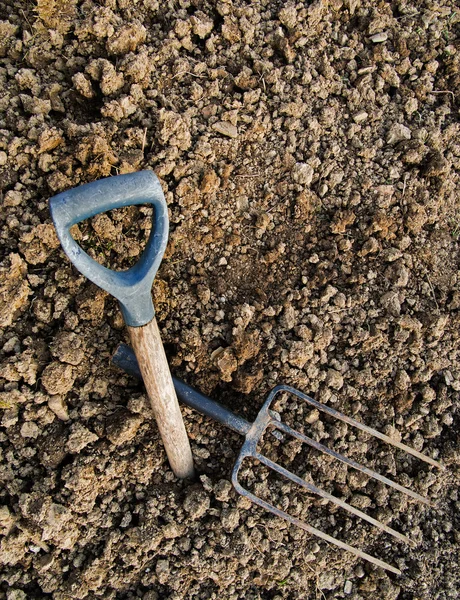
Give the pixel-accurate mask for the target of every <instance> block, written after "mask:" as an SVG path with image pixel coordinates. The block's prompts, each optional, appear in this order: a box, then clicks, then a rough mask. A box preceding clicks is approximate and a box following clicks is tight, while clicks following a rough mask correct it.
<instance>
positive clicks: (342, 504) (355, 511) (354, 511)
mask: <svg viewBox="0 0 460 600" xmlns="http://www.w3.org/2000/svg"><path fill="white" fill-rule="evenodd" d="M254 458H255V459H257V460H258V461H259V462H261V463H262V464H263V465H265V466H266V467H268V468H269V469H273V470H274V471H276V472H277V473H279V474H280V475H283V476H284V477H286V478H287V479H290V480H291V481H293V482H294V483H297V484H298V485H300V486H302V487H304V488H305V489H307V490H308V491H309V492H311V493H313V494H316V495H318V496H321V498H326V500H329V501H330V502H333V503H334V504H335V505H337V506H340V508H343V509H344V510H346V511H348V512H349V513H352V514H354V515H356V516H357V517H360V518H361V519H364V520H365V521H368V522H369V523H372V525H375V527H378V528H379V529H381V530H382V531H385V532H386V533H389V534H390V535H392V536H393V537H395V538H397V539H398V540H400V541H402V542H405V543H406V544H410V545H413V542H412V540H410V539H409V538H408V537H406V536H405V535H403V534H402V533H399V531H396V530H395V529H392V528H391V527H388V525H385V524H384V523H381V522H380V521H378V520H377V519H374V518H373V517H371V516H370V515H367V514H366V513H364V512H362V511H361V510H359V509H357V508H355V507H354V506H351V504H348V503H347V502H344V501H343V500H340V498H337V497H336V496H333V495H332V494H329V493H328V492H326V491H325V490H322V489H321V488H319V487H316V485H314V484H312V483H309V482H308V481H305V479H302V478H301V477H298V476H297V475H295V474H294V473H292V472H291V471H288V470H287V469H285V468H284V467H282V466H281V465H279V464H278V463H275V462H273V461H272V460H270V459H269V458H267V457H266V456H264V455H263V454H259V453H258V452H257V453H256V454H255V455H254Z"/></svg>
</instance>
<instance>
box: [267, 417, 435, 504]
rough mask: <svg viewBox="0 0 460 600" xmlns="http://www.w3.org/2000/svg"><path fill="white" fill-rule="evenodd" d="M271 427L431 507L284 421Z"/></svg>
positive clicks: (416, 496)
mask: <svg viewBox="0 0 460 600" xmlns="http://www.w3.org/2000/svg"><path fill="white" fill-rule="evenodd" d="M271 425H273V426H274V427H276V428H277V429H280V430H281V431H282V432H284V433H286V434H288V435H291V436H292V437H294V438H296V439H298V440H299V441H301V442H304V443H305V444H308V445H309V446H312V447H313V448H315V449H316V450H319V451H320V452H323V453H324V454H328V455H329V456H332V457H333V458H336V459H337V460H340V461H341V462H343V463H345V464H346V465H348V466H350V467H353V468H354V469H357V470H358V471H361V472H362V473H365V474H366V475H369V477H372V478H373V479H377V480H378V481H381V482H382V483H385V484H386V485H388V486H389V487H392V488H394V489H395V490H398V491H399V492H402V493H403V494H407V495H408V496H411V497H412V498H414V499H415V500H418V501H419V502H423V503H424V504H427V505H428V506H431V502H430V501H429V500H428V499H427V498H424V497H423V496H421V495H420V494H417V492H414V491H412V490H410V489H408V488H406V487H404V486H402V485H400V484H399V483H396V482H395V481H392V480H391V479H388V477H385V476H384V475H381V474H380V473H377V472H376V471H373V470H372V469H369V468H367V467H365V466H364V465H362V464H360V463H358V462H356V461H354V460H353V459H351V458H348V457H347V456H344V455H343V454H339V453H338V452H335V451H334V450H331V449H330V448H328V447H327V446H323V444H320V443H319V442H316V441H315V440H313V439H312V438H310V437H308V436H306V435H304V434H303V433H300V431H296V430H295V429H292V428H291V427H289V425H286V423H283V422H282V421H277V420H273V421H271Z"/></svg>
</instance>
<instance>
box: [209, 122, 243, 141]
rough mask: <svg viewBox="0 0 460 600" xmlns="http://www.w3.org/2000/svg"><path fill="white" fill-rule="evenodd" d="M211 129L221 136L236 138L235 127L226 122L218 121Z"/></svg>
mask: <svg viewBox="0 0 460 600" xmlns="http://www.w3.org/2000/svg"><path fill="white" fill-rule="evenodd" d="M212 128H213V129H214V131H217V133H221V134H222V135H226V136H227V137H230V138H237V137H238V129H237V128H236V127H235V125H232V124H231V123H229V122H228V121H218V122H217V123H214V125H213V126H212Z"/></svg>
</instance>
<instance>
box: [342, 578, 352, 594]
mask: <svg viewBox="0 0 460 600" xmlns="http://www.w3.org/2000/svg"><path fill="white" fill-rule="evenodd" d="M352 590H353V584H352V583H351V581H349V580H347V581H345V585H344V586H343V593H344V594H351V592H352Z"/></svg>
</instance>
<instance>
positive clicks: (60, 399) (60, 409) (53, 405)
mask: <svg viewBox="0 0 460 600" xmlns="http://www.w3.org/2000/svg"><path fill="white" fill-rule="evenodd" d="M48 407H49V409H50V410H51V411H53V413H54V414H55V415H56V417H57V418H58V419H60V420H61V421H68V420H69V411H68V409H67V404H66V403H65V399H64V396H50V398H49V400H48Z"/></svg>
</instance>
